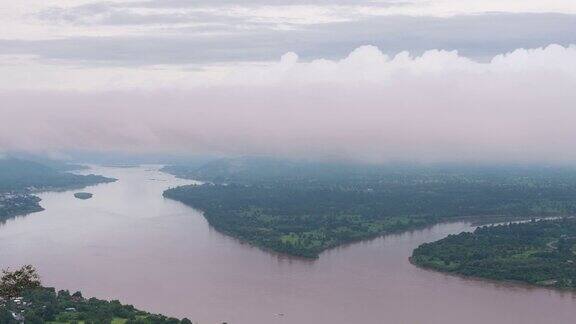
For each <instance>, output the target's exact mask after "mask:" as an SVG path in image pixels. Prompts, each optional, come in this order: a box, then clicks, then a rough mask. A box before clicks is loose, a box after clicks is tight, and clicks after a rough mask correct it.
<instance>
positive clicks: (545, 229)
mask: <svg viewBox="0 0 576 324" xmlns="http://www.w3.org/2000/svg"><path fill="white" fill-rule="evenodd" d="M575 252H576V219H575V218H562V219H557V220H540V221H531V222H527V223H517V224H514V223H510V224H508V225H499V226H483V227H479V228H477V229H476V230H475V231H474V232H473V233H468V232H465V233H461V234H458V235H450V236H448V237H446V238H444V239H442V240H439V241H436V242H432V243H426V244H422V245H421V246H419V247H418V248H417V249H415V250H414V252H413V254H412V257H411V261H412V262H413V263H414V264H417V265H419V266H422V267H425V268H431V269H435V270H439V271H445V272H452V273H458V274H462V275H466V276H474V277H481V278H489V279H495V280H513V281H520V282H525V283H529V284H534V285H546V286H554V287H558V288H570V289H576V263H575V262H576V255H575Z"/></svg>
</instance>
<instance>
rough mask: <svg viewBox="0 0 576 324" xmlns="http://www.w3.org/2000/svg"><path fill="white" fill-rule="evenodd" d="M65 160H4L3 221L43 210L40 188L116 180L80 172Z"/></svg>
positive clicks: (0, 169) (0, 173) (0, 163)
mask: <svg viewBox="0 0 576 324" xmlns="http://www.w3.org/2000/svg"><path fill="white" fill-rule="evenodd" d="M68 170H70V169H69V168H68V167H67V165H66V164H64V163H57V162H51V163H46V164H44V163H39V162H35V161H29V160H22V159H16V158H4V159H0V220H3V219H6V218H9V217H13V216H18V215H25V214H29V213H33V212H37V211H41V210H42V207H40V204H39V202H40V198H38V197H36V196H34V195H33V193H34V192H37V191H46V190H65V189H79V188H84V187H87V186H91V185H95V184H98V183H105V182H112V181H115V179H111V178H106V177H103V176H98V175H93V174H90V175H78V174H72V173H69V172H66V171H68Z"/></svg>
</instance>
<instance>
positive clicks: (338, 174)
mask: <svg viewBox="0 0 576 324" xmlns="http://www.w3.org/2000/svg"><path fill="white" fill-rule="evenodd" d="M164 170H165V171H167V172H170V173H173V174H175V175H177V176H180V177H185V178H190V179H196V180H201V181H205V182H206V183H205V184H203V185H191V186H183V187H179V188H172V189H169V190H167V191H165V192H164V196H165V197H167V198H170V199H174V200H178V201H181V202H183V203H185V204H187V205H189V206H191V207H194V208H197V209H199V210H202V211H203V212H204V216H205V217H206V219H207V220H208V222H209V223H210V224H211V225H212V226H213V227H214V228H216V229H217V230H219V231H221V232H224V233H226V234H228V235H231V236H234V237H237V238H239V239H241V240H244V241H247V242H249V243H251V244H254V245H256V246H259V247H262V248H265V249H271V250H274V251H277V252H281V253H287V254H291V255H296V256H302V257H308V258H316V257H318V255H319V254H320V253H321V252H322V251H324V250H326V249H328V248H331V247H334V246H337V245H341V244H345V243H348V242H353V241H357V240H362V239H367V238H371V237H375V236H378V235H382V234H385V233H390V232H394V231H403V230H408V229H414V228H418V227H423V226H426V225H430V224H434V223H437V222H440V221H447V220H454V219H457V218H460V217H475V218H483V217H488V216H490V217H493V216H506V217H515V218H525V217H530V216H543V215H548V216H555V215H567V214H570V213H574V212H576V198H575V197H576V170H574V169H569V168H546V167H535V166H474V167H470V166H461V165H437V166H422V165H410V166H407V165H386V166H374V165H358V164H343V163H342V164H330V163H312V162H293V161H279V160H271V159H263V158H239V159H222V160H216V161H213V162H209V163H207V164H206V165H204V166H201V167H199V168H196V167H194V168H187V167H186V166H171V167H167V168H165V169H164Z"/></svg>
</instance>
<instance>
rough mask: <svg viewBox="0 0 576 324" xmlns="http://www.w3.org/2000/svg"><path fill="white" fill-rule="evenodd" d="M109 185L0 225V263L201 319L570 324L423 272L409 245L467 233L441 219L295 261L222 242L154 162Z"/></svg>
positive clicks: (118, 172)
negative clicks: (167, 193)
mask: <svg viewBox="0 0 576 324" xmlns="http://www.w3.org/2000/svg"><path fill="white" fill-rule="evenodd" d="M83 172H86V173H97V174H102V175H105V176H110V177H115V178H118V179H119V180H118V181H117V182H115V183H109V184H100V185H97V186H93V187H90V188H87V189H85V190H84V191H87V192H91V193H93V194H94V197H93V198H92V199H89V200H79V199H76V198H74V196H73V193H74V191H66V192H49V193H43V194H41V195H40V196H41V198H42V202H41V205H42V206H43V207H44V208H45V209H46V210H45V211H43V212H40V213H35V214H31V215H28V216H25V217H19V218H16V219H11V220H8V221H7V222H6V223H4V224H3V225H0V245H1V246H2V248H1V249H0V266H1V267H4V268H5V267H16V266H18V265H21V264H26V263H31V264H34V265H36V266H37V267H38V269H39V271H40V273H41V275H42V279H43V281H44V282H45V284H46V285H49V286H55V287H57V288H58V289H70V290H81V291H82V292H83V293H84V295H85V296H95V297H100V298H108V299H120V300H121V301H123V302H126V303H132V304H134V305H136V306H138V307H139V308H143V309H146V310H149V311H152V312H161V313H165V314H167V315H172V316H179V317H184V316H186V317H189V318H191V319H192V320H194V321H195V322H196V321H198V322H199V323H201V324H204V323H207V324H214V323H221V322H224V321H227V322H228V323H231V324H269V323H337V324H340V323H341V324H349V323H438V324H440V323H442V324H446V323H448V324H450V323H454V324H456V323H458V324H460V323H472V324H475V323H478V324H480V323H507V324H508V323H523V324H524V323H534V324H536V323H573V319H574V318H575V317H576V307H575V306H576V299H575V297H576V295H574V294H573V293H569V292H559V291H553V290H547V289H541V288H529V287H525V286H516V285H510V284H497V283H492V282H487V281H481V280H471V279H464V278H460V277H454V276H448V275H444V274H440V273H436V272H431V271H426V270H422V269H419V268H416V267H414V266H412V265H411V264H409V262H408V256H409V255H410V254H411V252H412V249H413V248H414V247H416V246H418V245H419V244H421V243H423V242H428V241H433V240H437V239H440V238H442V237H445V236H446V235H448V234H451V233H459V232H461V231H464V230H470V229H471V226H470V225H469V224H467V223H462V222H460V223H452V224H442V225H437V226H433V227H431V228H428V229H424V230H420V231H414V232H408V233H404V234H398V235H390V236H386V237H383V238H378V239H375V240H371V241H365V242H360V243H356V244H352V245H347V246H343V247H339V248H336V249H333V250H329V251H326V252H325V253H323V254H322V255H321V256H320V259H318V260H313V261H310V260H302V259H296V258H290V257H287V256H281V255H277V254H272V253H269V252H265V251H262V250H260V249H258V248H254V247H251V246H249V245H247V244H243V243H241V242H239V241H237V240H235V239H233V238H230V237H227V236H224V235H222V234H220V233H218V232H216V231H214V230H213V229H211V228H210V226H209V225H208V224H207V222H206V221H205V219H204V218H203V217H202V215H201V213H200V212H198V211H196V210H194V209H191V208H189V207H186V206H184V205H182V204H180V203H178V202H175V201H171V200H167V199H164V198H163V197H162V192H163V190H165V189H166V188H169V187H173V186H177V185H182V184H187V183H191V182H192V181H188V180H181V179H176V178H174V177H173V176H171V175H167V174H164V173H161V172H159V171H158V167H156V166H143V167H136V168H108V167H95V168H94V169H92V170H87V171H83Z"/></svg>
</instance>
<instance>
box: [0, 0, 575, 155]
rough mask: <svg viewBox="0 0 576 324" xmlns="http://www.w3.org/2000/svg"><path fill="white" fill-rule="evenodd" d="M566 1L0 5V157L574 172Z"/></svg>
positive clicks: (570, 22)
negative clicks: (558, 167)
mask: <svg viewBox="0 0 576 324" xmlns="http://www.w3.org/2000/svg"><path fill="white" fill-rule="evenodd" d="M574 30H576V3H575V2H574V1H573V0H547V1H541V0H483V1H478V0H382V1H376V0H372V1H370V0H332V1H328V0H308V1H301V0H293V1H287V0H268V1H264V0H244V1H232V0H211V1H208V0H110V1H100V0H73V1H72V0H27V1H0V102H1V104H0V154H1V152H6V151H13V150H24V151H37V152H50V153H51V154H54V153H55V152H56V153H58V152H65V151H70V150H86V151H102V152H106V151H125V152H135V153H143V152H144V153H145V152H150V153H162V152H166V153H184V154H188V153H189V154H228V155H249V154H265V155H278V156H287V157H312V158H338V159H352V160H362V161H376V162H381V161H390V160H394V161H396V160H410V161H413V160H417V161H455V160H457V161H498V162H500V161H504V162H507V161H512V162H526V161H528V162H533V161H535V162H539V161H544V162H562V163H564V162H569V163H573V162H576V152H573V151H574V150H573V149H572V146H573V142H574V140H573V139H574V138H576V130H574V129H573V128H574V127H573V125H571V122H573V121H575V120H576V111H575V109H576V108H574V107H575V106H576V105H575V104H576V94H575V91H574V90H573V89H574V88H576V45H575V44H576V33H574Z"/></svg>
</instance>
